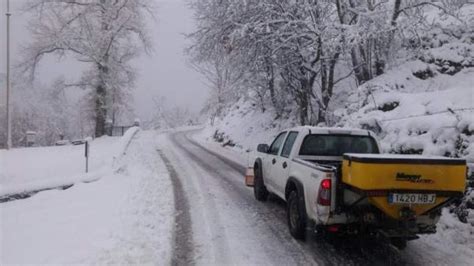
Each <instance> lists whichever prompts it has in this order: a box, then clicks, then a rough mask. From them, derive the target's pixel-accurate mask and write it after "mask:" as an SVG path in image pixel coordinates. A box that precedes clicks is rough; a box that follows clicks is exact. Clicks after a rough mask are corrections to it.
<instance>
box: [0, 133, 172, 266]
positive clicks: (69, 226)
mask: <svg viewBox="0 0 474 266" xmlns="http://www.w3.org/2000/svg"><path fill="white" fill-rule="evenodd" d="M154 139H155V133H154V132H140V134H139V136H137V137H136V138H134V139H133V141H132V143H131V144H130V146H129V147H128V149H127V153H126V155H124V158H123V160H122V164H120V165H117V166H118V168H119V169H120V171H111V169H110V167H109V171H104V172H103V173H102V174H101V176H100V177H101V179H100V180H98V181H97V182H93V183H89V184H82V183H78V184H76V185H74V186H73V187H71V188H69V189H67V190H49V191H44V192H41V193H38V194H37V195H35V196H34V197H31V198H28V199H24V200H17V201H11V202H6V203H2V204H0V213H1V219H0V222H1V224H0V225H1V226H0V229H1V242H0V264H2V265H6V264H36V265H38V264H89V265H92V264H98V265H103V264H115V265H118V264H130V265H131V264H133V265H136V264H140V265H156V264H160V265H167V264H169V263H170V258H171V243H172V232H173V227H174V225H173V212H174V208H173V205H174V202H173V195H172V190H171V189H169V188H170V187H171V181H170V178H169V175H168V173H167V171H166V167H165V165H164V163H163V162H162V161H161V159H160V158H159V157H158V156H157V153H156V150H155V147H156V145H155V142H154ZM112 146H113V145H112Z"/></svg>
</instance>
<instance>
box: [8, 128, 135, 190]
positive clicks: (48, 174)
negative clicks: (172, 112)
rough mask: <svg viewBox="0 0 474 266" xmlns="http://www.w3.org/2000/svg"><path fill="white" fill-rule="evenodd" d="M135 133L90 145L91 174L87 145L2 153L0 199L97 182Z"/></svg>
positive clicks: (130, 131) (108, 138)
mask: <svg viewBox="0 0 474 266" xmlns="http://www.w3.org/2000/svg"><path fill="white" fill-rule="evenodd" d="M136 132H137V128H132V129H131V130H129V131H128V132H127V133H126V134H125V135H124V136H123V137H121V138H118V137H107V136H104V137H101V138H98V139H95V140H93V141H91V142H90V146H89V173H88V174H85V166H86V160H85V159H86V158H85V156H84V155H85V151H84V145H77V146H76V145H67V146H53V147H32V148H18V149H12V150H9V151H6V150H0V169H1V171H0V197H2V196H5V195H9V194H15V193H21V192H25V191H33V190H41V189H45V188H53V187H58V186H63V185H69V184H74V183H76V182H79V181H92V180H96V179H98V178H100V177H101V175H103V174H104V171H106V170H107V167H109V166H110V165H111V164H112V163H113V161H114V160H115V159H116V158H117V157H119V156H120V154H121V153H122V152H123V150H124V149H125V148H126V146H127V144H128V142H129V141H130V139H131V137H133V135H134V134H135V133H136Z"/></svg>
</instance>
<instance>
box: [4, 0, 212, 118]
mask: <svg viewBox="0 0 474 266" xmlns="http://www.w3.org/2000/svg"><path fill="white" fill-rule="evenodd" d="M0 1H1V5H0V14H1V19H0V36H1V37H0V51H1V54H0V59H1V62H0V72H2V73H5V69H6V67H5V65H6V62H5V55H6V53H5V51H6V44H5V36H6V30H5V29H6V19H5V15H4V14H5V11H6V0H0ZM150 1H152V0H150ZM155 1H156V2H157V3H158V5H157V6H158V9H157V14H156V21H153V20H151V19H150V21H149V23H148V24H149V25H148V27H149V31H150V35H151V36H152V37H153V40H154V52H153V54H151V55H143V56H141V57H140V58H138V59H137V60H135V61H134V66H135V67H136V68H137V70H138V79H137V84H136V85H137V87H136V89H135V91H134V93H133V94H134V98H135V101H134V106H135V110H136V113H137V115H138V116H139V117H140V118H141V119H144V120H146V119H148V118H149V115H150V114H151V113H152V107H153V103H152V99H153V97H155V96H157V97H161V96H164V97H166V99H167V105H168V106H174V105H177V106H181V107H185V108H188V109H189V110H190V111H193V112H197V111H199V110H200V108H201V106H202V104H203V103H204V101H205V99H206V97H207V94H208V90H207V88H206V86H205V85H204V84H203V82H202V78H201V76H200V75H199V74H198V73H196V72H195V71H194V70H192V69H191V68H190V67H189V66H188V65H187V64H186V58H185V56H184V54H183V53H184V52H183V49H184V48H185V47H186V45H187V44H188V43H187V40H186V39H185V37H184V34H186V33H190V32H192V30H193V25H194V21H193V18H192V10H190V9H189V8H188V6H187V4H186V0H155ZM24 2H25V0H11V7H12V13H13V16H12V17H11V25H12V26H11V29H12V33H11V47H12V60H13V62H14V61H15V58H18V55H19V51H20V49H19V47H20V45H21V44H25V43H27V42H28V41H29V33H28V30H27V28H26V22H27V20H28V16H27V14H20V13H19V12H18V11H17V10H18V8H19V7H20V6H21V5H22V4H23V3H24ZM81 69H82V68H81V66H80V65H79V64H77V63H75V62H73V61H72V60H66V61H58V60H57V59H55V58H46V59H45V60H43V63H42V64H41V65H40V70H39V72H38V73H39V76H40V79H39V80H40V81H41V82H42V83H44V84H48V83H49V82H51V81H52V80H54V79H55V78H57V77H58V76H60V75H63V76H65V77H66V78H76V77H78V76H80V72H81ZM1 97H3V95H2V96H1Z"/></svg>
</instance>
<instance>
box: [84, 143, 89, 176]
mask: <svg viewBox="0 0 474 266" xmlns="http://www.w3.org/2000/svg"><path fill="white" fill-rule="evenodd" d="M84 147H85V153H84V156H85V157H86V173H87V172H89V141H86V142H85V143H84Z"/></svg>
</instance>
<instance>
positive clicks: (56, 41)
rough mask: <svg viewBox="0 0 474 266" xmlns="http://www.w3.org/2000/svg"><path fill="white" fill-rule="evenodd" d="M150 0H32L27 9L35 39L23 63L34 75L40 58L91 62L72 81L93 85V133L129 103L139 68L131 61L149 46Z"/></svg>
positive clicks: (102, 131)
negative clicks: (133, 65) (146, 22)
mask: <svg viewBox="0 0 474 266" xmlns="http://www.w3.org/2000/svg"><path fill="white" fill-rule="evenodd" d="M151 8H152V6H151V3H150V1H146V0H134V1H129V0H73V1H71V0H31V1H30V2H29V3H28V4H27V5H26V6H25V9H26V10H27V11H28V12H30V13H31V14H32V15H33V17H32V19H31V21H30V23H29V25H28V27H29V29H30V31H31V34H32V37H33V41H32V42H31V43H30V44H28V45H27V46H26V48H25V51H24V58H23V60H22V62H21V64H20V67H21V69H22V70H23V71H24V72H26V73H29V74H30V77H34V75H35V70H36V68H37V66H38V63H39V62H40V61H41V59H42V58H43V57H44V56H46V55H48V54H54V55H56V56H59V57H64V56H72V57H74V58H75V59H76V60H78V61H79V62H85V63H88V64H89V66H90V68H89V69H88V70H87V71H85V72H84V73H83V76H82V78H81V79H80V80H78V81H74V82H70V84H68V86H69V87H71V86H77V87H80V88H83V89H87V90H88V91H89V96H90V97H89V100H90V101H92V102H93V105H94V120H95V135H96V137H99V136H102V135H104V134H105V121H106V120H107V119H114V118H115V114H117V112H118V111H119V110H121V109H123V108H125V107H126V106H127V102H128V90H130V89H132V88H133V86H134V80H135V71H134V69H133V68H132V67H131V65H130V61H131V60H132V59H133V58H135V57H136V56H137V55H138V54H139V53H140V51H142V50H144V51H146V52H149V51H150V47H151V46H150V40H149V37H148V35H147V31H146V26H145V18H146V15H147V14H148V15H151Z"/></svg>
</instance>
